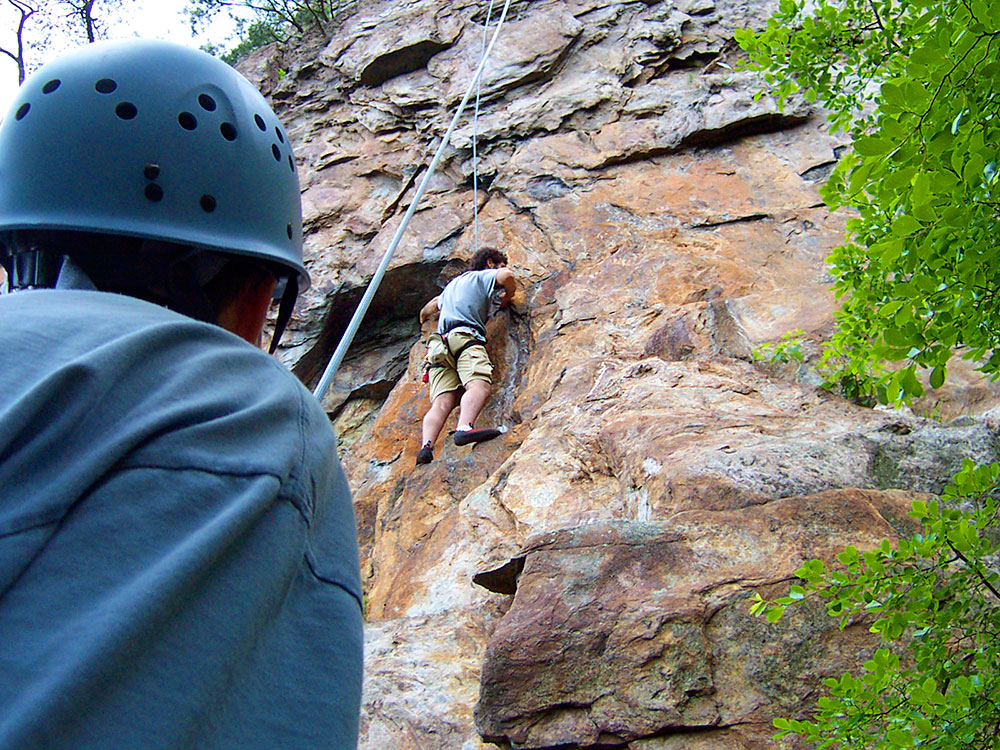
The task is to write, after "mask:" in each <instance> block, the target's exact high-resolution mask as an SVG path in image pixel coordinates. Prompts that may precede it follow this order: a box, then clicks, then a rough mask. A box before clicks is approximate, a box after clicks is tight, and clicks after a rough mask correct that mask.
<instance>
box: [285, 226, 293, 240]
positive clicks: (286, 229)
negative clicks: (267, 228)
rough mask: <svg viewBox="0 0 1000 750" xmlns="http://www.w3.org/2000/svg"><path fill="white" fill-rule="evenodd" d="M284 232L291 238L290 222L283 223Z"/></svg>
mask: <svg viewBox="0 0 1000 750" xmlns="http://www.w3.org/2000/svg"><path fill="white" fill-rule="evenodd" d="M285 234H287V235H288V239H292V225H291V224H286V225H285Z"/></svg>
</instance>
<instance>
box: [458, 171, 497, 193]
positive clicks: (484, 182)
mask: <svg viewBox="0 0 1000 750" xmlns="http://www.w3.org/2000/svg"><path fill="white" fill-rule="evenodd" d="M496 176H497V175H496V172H479V173H478V175H477V177H476V179H473V175H471V174H470V175H469V176H468V177H466V178H465V181H464V182H463V183H462V184H463V186H464V187H467V188H468V189H469V190H473V189H474V188H476V187H478V188H479V189H480V190H489V189H490V187H491V186H492V185H493V180H494V179H496ZM477 183H478V184H477Z"/></svg>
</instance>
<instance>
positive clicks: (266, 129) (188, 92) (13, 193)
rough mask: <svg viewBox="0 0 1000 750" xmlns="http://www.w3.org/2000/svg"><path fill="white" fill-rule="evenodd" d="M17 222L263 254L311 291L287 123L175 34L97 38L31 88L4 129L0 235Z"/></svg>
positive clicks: (49, 68) (230, 72)
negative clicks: (165, 38)
mask: <svg viewBox="0 0 1000 750" xmlns="http://www.w3.org/2000/svg"><path fill="white" fill-rule="evenodd" d="M19 230H73V231H82V232H91V233H98V234H119V235H126V236H132V237H140V238H147V239H153V240H162V241H167V242H172V243H178V244H181V245H190V246H193V247H195V248H201V249H208V250H214V251H217V252H221V253H225V254H233V255H242V256H249V257H255V258H260V259H263V260H265V261H270V262H272V263H276V264H278V265H279V266H281V267H283V268H285V269H287V270H288V271H290V272H291V274H290V283H289V286H290V287H292V288H294V287H298V288H300V289H305V288H307V287H308V285H309V275H308V273H307V272H306V270H305V268H304V267H303V265H302V209H301V202H300V198H299V181H298V175H297V173H296V166H295V159H294V157H293V154H292V148H291V145H290V144H289V141H288V137H287V135H286V134H285V132H284V129H283V128H282V126H281V123H279V122H278V119H277V118H276V117H275V115H274V113H273V112H272V111H271V108H270V107H269V106H268V104H267V102H266V101H265V100H264V98H263V97H262V96H261V95H260V93H259V92H258V91H257V89H255V88H254V87H253V86H252V85H251V84H250V83H249V81H247V80H246V79H245V78H243V76H241V75H240V74H239V73H237V72H236V71H235V70H234V69H233V68H231V67H230V66H229V65H227V64H225V63H224V62H222V61H220V60H217V59H216V58H214V57H212V56H211V55H208V54H205V53H204V52H199V51H197V50H193V49H189V48H186V47H182V46H180V45H176V44H172V43H169V42H161V41H152V40H129V41H114V42H101V43H97V44H91V45H87V46H85V47H81V48H80V49H78V50H76V51H75V52H72V53H70V54H68V55H65V56H63V57H61V58H59V59H57V60H55V61H53V62H51V63H49V64H47V65H45V66H44V67H42V68H41V69H39V70H38V71H37V72H36V73H34V74H33V75H32V76H31V77H30V78H28V80H27V81H25V82H24V84H23V85H22V86H21V88H20V90H19V91H18V95H17V99H16V101H15V102H14V104H13V106H12V107H11V109H10V111H9V112H8V114H7V116H6V117H5V118H4V120H3V122H2V123H0V242H2V237H4V236H9V233H11V232H17V231H19ZM0 248H2V246H0ZM293 294H294V292H293ZM292 299H293V301H294V296H293V297H292Z"/></svg>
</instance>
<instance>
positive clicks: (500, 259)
mask: <svg viewBox="0 0 1000 750" xmlns="http://www.w3.org/2000/svg"><path fill="white" fill-rule="evenodd" d="M491 260H492V261H493V262H494V263H495V264H496V265H498V266H505V265H507V256H506V255H504V254H503V253H501V252H500V251H499V250H497V249H495V248H492V247H484V248H483V249H482V250H480V251H479V252H477V253H476V254H475V255H473V256H472V260H470V261H469V267H470V268H471V269H472V270H473V271H485V270H486V264H487V263H488V262H489V261H491Z"/></svg>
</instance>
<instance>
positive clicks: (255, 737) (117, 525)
mask: <svg viewBox="0 0 1000 750" xmlns="http://www.w3.org/2000/svg"><path fill="white" fill-rule="evenodd" d="M360 602H361V587H360V581H359V570H358V551H357V536H356V530H355V525H354V517H353V511H352V506H351V500H350V494H349V490H348V487H347V483H346V481H345V478H344V474H343V471H342V470H341V468H340V464H339V462H338V461H337V457H336V453H335V437H334V434H333V431H332V429H331V428H330V424H329V421H328V420H327V417H326V415H325V414H324V412H323V410H322V409H321V408H320V406H319V404H318V403H317V402H316V401H315V399H314V398H313V397H312V396H311V394H309V392H308V391H306V390H305V388H303V387H302V385H301V384H300V383H299V382H298V381H297V380H296V379H295V378H294V377H293V376H292V375H291V374H290V373H289V372H288V371H287V370H285V369H284V368H283V367H282V366H281V365H279V364H278V363H277V362H276V361H275V360H273V359H272V358H271V357H268V356H267V355H266V354H264V353H263V352H261V351H259V350H258V349H256V348H254V347H252V346H250V345H249V344H247V343H246V342H244V341H242V340H240V339H239V338H237V337H236V336H233V335H231V334H229V333H227V332H225V331H223V330H222V329H221V328H218V327H216V326H212V325H207V324H204V323H198V322H196V321H193V320H191V319H189V318H186V317H184V316H181V315H177V314H175V313H173V312H170V311H168V310H165V309H163V308H160V307H157V306H155V305H152V304H148V303H146V302H142V301H140V300H136V299H132V298H129V297H123V296H120V295H113V294H106V293H102V292H87V291H61V290H60V291H54V290H46V291H30V292H18V293H16V294H8V295H2V296H0V747H3V748H5V749H7V750H14V749H20V748H24V749H27V748H39V747H60V748H74V750H86V749H88V748H102V749H103V748H112V747H115V748H118V747H120V748H126V747H128V748H144V750H150V749H152V748H163V749H164V750H167V749H170V750H177V749H178V748H234V747H247V748H269V747H274V748H279V747H280V748H310V749H312V748H317V747H335V748H353V747H355V745H356V741H357V727H358V708H359V702H360V691H361V649H362V631H361V606H360Z"/></svg>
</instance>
